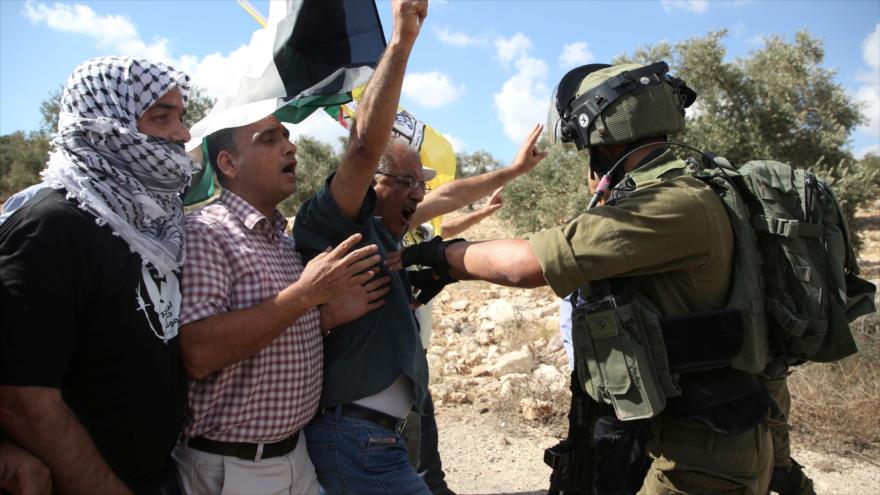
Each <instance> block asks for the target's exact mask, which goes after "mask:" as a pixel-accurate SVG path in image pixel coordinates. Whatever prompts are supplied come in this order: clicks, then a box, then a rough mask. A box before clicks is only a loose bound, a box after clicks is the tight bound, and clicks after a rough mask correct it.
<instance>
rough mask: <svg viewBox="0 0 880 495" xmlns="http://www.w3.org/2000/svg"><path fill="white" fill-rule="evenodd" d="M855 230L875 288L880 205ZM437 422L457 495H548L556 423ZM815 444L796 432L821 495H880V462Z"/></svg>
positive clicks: (466, 413) (493, 233)
mask: <svg viewBox="0 0 880 495" xmlns="http://www.w3.org/2000/svg"><path fill="white" fill-rule="evenodd" d="M855 227H856V228H858V229H860V230H861V231H863V234H862V239H863V243H864V244H863V247H862V250H861V254H860V260H861V265H862V269H863V270H862V271H863V274H864V275H867V278H869V279H873V280H875V281H876V280H877V279H878V278H880V201H878V202H876V203H875V204H874V205H873V207H872V208H869V209H866V210H865V211H862V212H860V213H859V215H858V219H857V225H856V226H855ZM507 235H509V234H508V232H507V229H506V228H505V227H504V226H503V225H501V224H500V223H498V222H497V220H496V219H494V218H490V219H489V220H488V221H486V222H485V225H480V226H478V227H476V228H475V229H473V231H471V232H468V233H467V237H468V238H469V239H491V238H498V237H504V236H507ZM453 287H454V286H453ZM472 308H473V307H472ZM435 321H436V315H435ZM561 407H567V405H565V406H561ZM437 422H438V428H439V431H440V453H441V456H442V459H443V462H444V467H445V470H446V473H447V480H448V482H449V486H450V488H452V489H453V490H455V491H456V492H457V493H459V494H472V495H477V494H480V495H514V494H517V495H526V494H529V495H532V494H534V495H538V494H544V493H546V490H547V486H548V483H547V482H548V480H549V476H550V469H549V468H548V467H547V466H546V465H544V463H543V453H544V449H545V448H547V447H549V446H552V445H554V444H555V443H556V442H557V441H558V439H557V438H556V436H555V435H557V434H559V431H558V430H559V426H558V424H556V425H552V424H551V425H545V424H541V423H536V422H528V421H526V420H524V419H521V418H517V417H516V416H515V415H511V414H508V413H504V412H496V411H494V410H492V408H487V407H484V406H482V405H479V404H456V405H442V406H439V407H438V409H437ZM812 443H814V442H810V441H809V439H805V438H800V437H799V434H798V433H797V432H793V433H792V445H793V457H795V458H796V459H797V460H798V461H799V462H800V463H802V464H803V465H804V466H805V470H806V472H807V473H808V474H809V476H810V477H811V478H812V479H813V480H814V482H815V486H816V491H817V493H819V494H820V495H821V494H852V495H857V494H858V495H861V494H880V465H878V464H877V462H876V460H874V459H873V458H867V457H860V456H859V455H858V453H854V454H852V455H849V456H840V455H836V454H832V453H828V452H823V450H822V449H821V446H815V445H814V446H813V450H808V449H805V448H803V447H802V445H805V444H812ZM799 446H801V447H799Z"/></svg>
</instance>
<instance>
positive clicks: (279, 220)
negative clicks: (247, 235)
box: [220, 189, 287, 238]
mask: <svg viewBox="0 0 880 495" xmlns="http://www.w3.org/2000/svg"><path fill="white" fill-rule="evenodd" d="M220 201H221V202H223V204H225V205H226V207H227V208H229V212H230V213H232V216H234V217H235V218H237V219H238V221H240V222H241V223H242V225H244V226H245V227H246V228H248V229H249V230H264V229H269V221H268V219H267V218H266V217H265V216H264V215H263V214H262V213H260V212H259V211H257V209H256V208H254V207H253V205H251V204H250V203H248V202H247V201H245V200H244V199H242V198H241V197H240V196H238V195H237V194H235V193H234V192H232V191H230V190H228V189H222V190H221V191H220ZM261 225H265V227H260V226H261ZM271 225H272V228H271V229H270V230H269V235H270V236H271V237H272V238H275V237H276V236H277V235H280V234H282V233H284V229H285V228H286V227H287V219H286V218H284V215H282V214H281V212H280V211H278V209H277V208H276V209H275V210H274V211H273V214H272V224H271Z"/></svg>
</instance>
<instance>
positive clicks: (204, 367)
mask: <svg viewBox="0 0 880 495" xmlns="http://www.w3.org/2000/svg"><path fill="white" fill-rule="evenodd" d="M322 302H323V301H319V300H317V299H315V298H314V297H312V296H311V295H310V294H309V293H308V291H307V290H306V288H304V287H303V286H302V285H301V284H298V283H296V282H295V283H293V284H292V285H290V286H289V287H287V288H285V289H284V290H282V291H281V292H279V293H277V294H275V295H274V296H272V297H270V298H268V299H266V300H264V301H263V302H261V303H259V304H257V305H255V306H251V307H250V308H246V309H240V310H236V311H229V312H226V313H220V314H216V315H213V316H209V317H207V318H203V319H201V320H198V321H194V322H192V323H189V324H187V325H184V326H183V327H181V329H180V349H181V356H182V358H183V364H184V367H185V368H186V372H187V374H188V375H189V376H190V378H193V379H196V380H201V379H203V378H205V377H207V376H208V375H210V374H211V373H214V372H217V371H219V370H221V369H223V368H225V367H227V366H231V365H233V364H235V363H238V362H239V361H243V360H245V359H248V358H250V357H251V356H253V355H254V354H256V353H257V352H259V351H260V350H261V349H263V348H264V347H266V346H268V345H269V344H271V343H272V341H273V340H275V338H276V337H278V335H280V334H281V332H283V331H284V330H285V329H286V328H287V327H289V326H290V325H291V323H292V322H293V321H295V320H296V319H297V318H299V317H300V316H302V315H303V314H304V313H305V312H306V311H307V310H309V308H312V307H314V306H315V305H317V304H319V303H322Z"/></svg>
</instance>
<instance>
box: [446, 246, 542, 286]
mask: <svg viewBox="0 0 880 495" xmlns="http://www.w3.org/2000/svg"><path fill="white" fill-rule="evenodd" d="M446 261H447V263H449V266H450V267H451V271H450V274H451V275H452V277H453V278H455V279H457V280H473V279H476V280H485V281H486V282H492V283H493V284H498V285H506V286H509V287H523V288H533V287H540V286H543V285H547V280H545V279H544V271H543V269H542V268H541V263H540V262H539V261H538V257H537V256H536V255H535V252H534V251H532V246H531V245H530V244H529V241H527V240H525V239H499V240H495V241H485V242H456V243H454V244H450V245H449V246H448V247H447V248H446Z"/></svg>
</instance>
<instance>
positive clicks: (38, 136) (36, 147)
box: [0, 131, 49, 202]
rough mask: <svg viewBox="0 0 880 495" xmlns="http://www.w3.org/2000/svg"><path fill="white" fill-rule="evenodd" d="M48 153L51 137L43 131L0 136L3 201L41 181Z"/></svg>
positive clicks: (0, 177)
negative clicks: (47, 136) (41, 172)
mask: <svg viewBox="0 0 880 495" xmlns="http://www.w3.org/2000/svg"><path fill="white" fill-rule="evenodd" d="M48 153H49V140H48V139H46V136H45V135H43V133H41V132H32V133H30V134H25V133H24V132H21V131H17V132H13V133H12V134H7V135H5V136H0V202H3V201H6V198H7V197H9V196H11V195H12V194H14V193H15V192H17V191H20V190H22V189H24V188H26V187H28V186H30V185H32V184H36V183H37V182H39V181H40V170H42V169H43V166H44V165H45V164H46V156H47V155H48Z"/></svg>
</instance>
